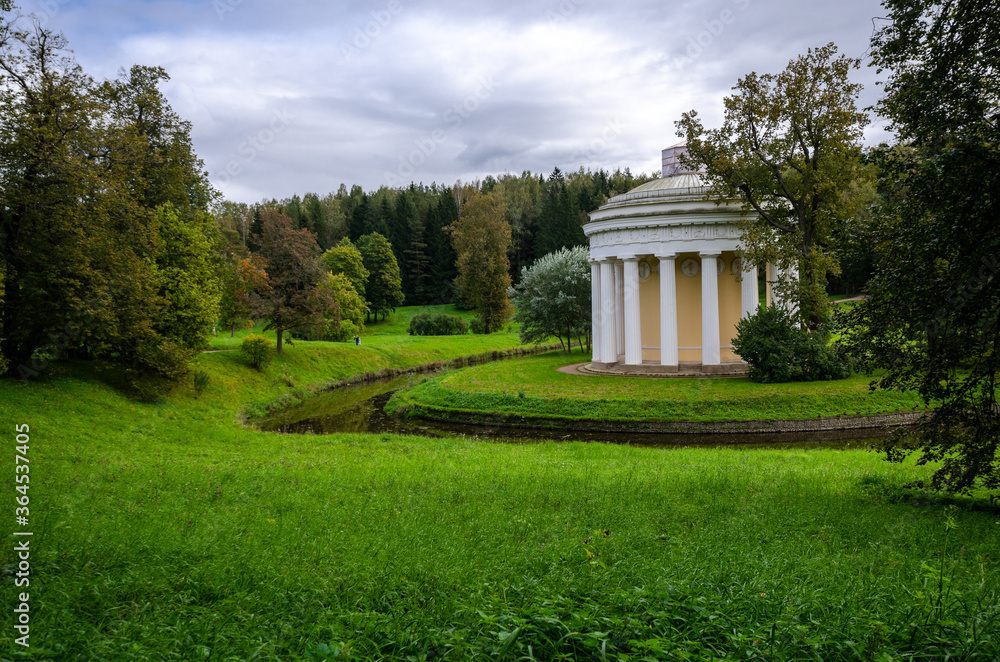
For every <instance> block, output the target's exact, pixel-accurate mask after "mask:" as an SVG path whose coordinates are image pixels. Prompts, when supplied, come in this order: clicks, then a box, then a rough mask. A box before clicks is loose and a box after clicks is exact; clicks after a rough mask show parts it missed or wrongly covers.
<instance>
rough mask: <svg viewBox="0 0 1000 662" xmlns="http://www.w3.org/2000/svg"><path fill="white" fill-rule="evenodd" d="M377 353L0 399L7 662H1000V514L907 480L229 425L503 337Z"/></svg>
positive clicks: (893, 475)
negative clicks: (25, 626)
mask: <svg viewBox="0 0 1000 662" xmlns="http://www.w3.org/2000/svg"><path fill="white" fill-rule="evenodd" d="M381 342H382V344H381V345H379V341H378V340H377V339H376V338H375V337H372V338H371V339H366V343H365V345H363V347H362V348H360V349H359V348H355V347H353V346H344V345H339V346H338V345H332V344H323V343H316V344H312V343H299V342H298V341H297V342H296V346H295V347H293V348H289V352H288V354H287V355H286V356H285V357H283V358H281V359H278V361H277V362H276V364H274V365H272V366H271V368H270V369H269V371H268V372H267V373H265V374H259V373H256V372H254V371H252V370H250V369H248V368H247V367H245V366H244V365H243V364H242V362H241V361H240V360H239V357H238V356H237V355H236V353H233V352H222V353H216V354H206V355H203V356H201V357H200V358H199V359H198V368H199V369H201V370H204V371H205V372H207V373H208V374H209V375H210V379H211V381H210V384H209V386H208V389H207V390H206V391H205V393H204V394H203V395H202V396H201V397H200V398H196V397H195V394H194V392H193V390H192V389H191V388H190V387H184V388H182V389H180V390H178V391H177V392H176V393H174V394H173V395H171V396H170V397H169V398H168V399H167V401H166V402H163V403H160V404H155V405H148V404H140V403H135V402H131V401H128V400H126V399H124V398H123V397H122V396H121V395H120V394H119V393H118V392H117V391H115V390H114V389H112V388H111V387H109V386H108V385H107V384H106V383H105V382H107V381H109V379H108V377H107V374H108V373H106V372H100V371H98V370H97V369H96V368H95V367H94V366H87V365H79V364H77V365H70V366H58V367H57V368H56V370H55V372H56V374H54V375H52V376H51V377H49V378H48V379H47V380H46V381H44V382H42V383H36V384H31V385H28V386H24V385H21V384H19V383H13V382H4V383H0V418H2V420H3V421H4V425H5V427H6V429H7V430H8V431H10V432H9V434H8V441H9V442H10V444H11V452H10V454H9V455H10V456H12V455H13V453H14V451H13V448H12V447H13V442H14V435H13V433H12V429H13V424H14V423H28V424H30V425H31V435H32V439H31V442H30V450H29V451H28V454H29V457H30V459H31V464H30V467H31V473H30V476H31V480H32V482H31V491H30V496H31V515H30V524H29V525H28V526H27V528H28V529H29V530H31V531H32V532H33V533H34V537H33V538H32V539H31V559H30V563H31V575H30V579H31V586H30V587H29V588H28V589H27V590H28V591H29V592H30V606H31V619H32V620H31V648H30V649H23V648H22V647H20V646H17V645H15V644H14V643H13V637H14V634H15V633H14V631H13V629H12V628H11V627H10V626H8V627H6V628H3V629H2V630H0V646H2V648H0V650H3V651H4V652H3V653H0V657H2V658H4V659H55V660H78V659H94V660H174V659H176V660H298V659H313V660H315V659H399V660H404V659H452V660H469V659H504V660H515V659H532V658H534V659H557V658H558V657H560V656H562V657H563V658H565V659H626V658H627V659H639V658H640V657H643V656H650V658H651V659H699V658H700V659H734V660H735V659H745V660H750V659H757V660H759V659H769V660H780V659H823V660H839V659H872V660H896V659H942V658H943V657H945V656H946V655H951V656H952V657H953V658H955V659H965V660H993V659H996V658H997V657H998V655H1000V634H998V632H1000V627H998V623H1000V606H998V605H1000V586H998V580H997V575H998V572H997V570H998V568H997V559H1000V536H998V535H997V532H998V530H1000V525H998V524H997V519H998V514H997V512H996V511H995V510H990V509H988V508H986V507H985V506H983V505H981V504H980V505H976V504H972V503H968V502H964V503H963V504H961V505H960V507H958V508H957V509H954V510H946V506H945V505H944V504H943V503H942V502H940V501H939V500H937V499H935V498H933V497H928V496H926V495H919V494H910V493H908V492H907V491H906V490H904V489H902V488H901V485H902V484H903V483H905V482H907V481H910V480H912V479H914V478H915V477H918V476H924V475H927V473H928V469H927V468H926V467H915V466H913V465H912V464H906V465H889V464H886V463H884V462H882V461H881V460H880V459H879V458H877V457H876V456H874V455H871V454H868V453H865V452H856V451H849V452H844V451H828V450H815V451H813V450H810V451H749V452H748V451H743V450H737V449H676V450H663V449H649V448H634V447H625V446H606V445H600V444H585V443H544V444H528V445H525V444H509V445H508V444H501V443H481V442H475V441H470V440H466V439H445V440H438V439H424V438H415V437H397V436H389V435H382V436H378V437H373V436H362V435H328V436H302V437H298V436H291V435H274V434H268V433H263V432H259V431H255V430H250V429H246V428H243V427H241V426H239V425H238V424H236V423H235V422H234V419H235V418H236V416H237V414H238V412H239V411H240V410H241V409H242V407H243V406H244V405H245V404H246V403H248V402H254V401H266V400H269V399H274V398H275V397H277V396H279V395H280V394H281V393H282V392H285V391H287V390H288V389H289V387H288V384H287V381H288V380H291V381H293V382H297V383H301V384H308V383H311V382H314V381H326V380H329V379H332V378H339V377H341V376H348V375H350V374H356V373H357V372H363V371H371V370H375V369H378V368H380V367H383V366H388V365H395V366H397V367H398V366H400V365H413V364H416V363H420V362H424V361H426V360H441V359H443V358H448V356H457V355H462V354H471V353H475V352H476V351H477V350H482V349H483V348H484V346H485V345H486V344H488V343H494V346H496V347H502V346H505V345H506V344H508V343H510V344H512V343H513V342H514V339H513V337H512V336H511V337H504V336H501V337H493V338H481V337H480V338H474V337H471V336H470V337H469V338H467V339H456V338H450V339H421V342H412V343H411V342H410V339H408V338H393V337H391V336H386V337H385V338H384V339H383V340H382V341H381ZM463 343H465V344H463ZM283 366H284V367H283ZM581 379H582V378H581ZM630 383H634V382H630ZM10 461H11V465H12V464H13V460H12V459H11V460H10ZM9 466H10V465H9ZM9 475H10V476H13V471H12V470H11V471H10V473H9ZM11 507H13V505H11ZM948 521H951V522H954V525H955V527H954V528H950V529H946V526H945V524H946V522H948ZM13 544H14V541H13V540H12V538H11V537H9V536H8V537H5V538H3V539H2V540H0V560H2V564H3V571H4V573H5V575H7V576H6V579H5V581H4V583H3V601H4V604H6V605H8V606H9V607H10V609H13V605H15V604H16V603H15V595H16V593H18V592H22V591H25V589H23V588H22V589H15V588H14V586H13V585H12V581H11V577H10V576H9V575H10V573H11V572H12V566H11V565H10V564H11V563H13V562H14V561H15V556H14V552H13ZM662 651H666V652H662Z"/></svg>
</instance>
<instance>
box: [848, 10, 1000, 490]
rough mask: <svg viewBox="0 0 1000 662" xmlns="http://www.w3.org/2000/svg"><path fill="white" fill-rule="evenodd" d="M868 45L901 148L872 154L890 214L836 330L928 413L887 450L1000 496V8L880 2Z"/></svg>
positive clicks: (884, 213)
mask: <svg viewBox="0 0 1000 662" xmlns="http://www.w3.org/2000/svg"><path fill="white" fill-rule="evenodd" d="M884 4H885V6H886V7H887V8H888V9H889V11H890V13H891V16H890V19H891V22H890V23H889V24H888V25H887V26H885V27H884V28H882V29H881V30H880V31H879V32H878V33H877V34H876V35H875V37H874V38H873V41H872V46H873V60H874V62H875V64H876V65H877V66H879V67H880V68H883V69H887V70H888V71H889V73H890V76H889V80H888V82H887V84H886V86H885V89H886V95H885V97H884V98H883V99H882V101H881V102H880V104H879V111H880V112H881V113H882V114H884V115H885V116H887V117H888V118H889V119H890V120H891V121H892V128H893V129H894V130H895V131H896V132H897V134H898V135H899V136H900V137H901V139H902V140H903V141H904V142H903V143H902V144H901V145H899V146H898V147H896V148H895V149H884V150H881V151H880V156H879V160H880V165H881V167H882V170H883V173H884V174H883V177H882V180H881V181H880V187H881V189H882V190H883V197H884V199H885V203H884V204H883V206H882V207H881V209H879V213H877V214H874V215H873V216H872V218H871V220H870V222H869V223H868V225H867V226H866V227H862V228H859V229H858V231H859V232H864V233H865V238H866V242H867V243H868V244H869V245H871V246H872V247H873V251H874V253H875V272H874V275H873V277H872V279H871V281H870V282H869V284H868V286H867V288H866V290H865V293H866V294H867V298H866V299H865V300H863V301H861V302H860V303H859V304H858V305H857V306H855V307H854V308H853V309H852V311H851V312H850V314H849V315H848V316H847V318H846V319H845V320H844V321H843V326H844V329H845V343H846V344H847V345H848V347H849V348H850V350H851V352H852V353H853V355H854V356H855V357H856V358H857V360H858V361H859V365H860V366H861V367H862V368H863V369H865V370H868V371H876V370H878V371H884V373H883V374H882V375H881V376H879V377H878V378H877V379H876V380H875V381H874V382H873V388H874V387H876V386H877V387H881V388H885V389H895V388H903V389H916V390H917V391H919V393H920V395H921V396H922V398H923V399H924V401H925V402H926V403H927V404H928V405H932V406H933V408H932V409H931V410H929V411H928V413H927V414H926V415H924V416H923V418H922V420H921V422H920V424H919V425H918V426H917V428H916V429H915V430H910V431H906V432H905V433H902V434H899V435H897V436H896V437H894V438H893V439H892V440H890V441H889V442H888V444H887V446H886V448H887V451H888V456H889V458H890V459H893V460H899V459H902V458H903V457H905V456H907V455H908V454H910V453H912V452H915V451H918V452H919V458H920V459H919V461H920V462H922V463H923V462H936V463H940V464H939V465H938V468H937V469H936V470H935V472H934V475H933V478H932V480H931V481H930V484H931V486H933V487H936V488H944V489H948V490H951V491H957V492H968V491H970V490H972V489H973V488H975V487H978V486H982V487H985V488H987V489H989V490H992V491H993V493H994V495H996V494H997V492H998V491H1000V458H998V456H997V444H998V443H1000V410H998V408H997V392H996V388H997V376H998V371H1000V354H998V352H997V348H998V343H1000V277H998V272H1000V257H998V256H1000V224H998V223H997V218H1000V152H998V150H997V145H998V144H1000V75H998V72H1000V11H998V10H1000V7H998V5H997V3H996V2H995V1H992V2H979V1H972V0H956V1H948V2H932V1H930V0H905V1H904V0H887V1H886V2H885V3H884Z"/></svg>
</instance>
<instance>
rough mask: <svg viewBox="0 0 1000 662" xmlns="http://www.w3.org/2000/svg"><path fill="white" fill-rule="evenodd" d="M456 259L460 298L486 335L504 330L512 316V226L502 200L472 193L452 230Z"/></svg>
mask: <svg viewBox="0 0 1000 662" xmlns="http://www.w3.org/2000/svg"><path fill="white" fill-rule="evenodd" d="M449 227H450V231H451V241H452V245H454V247H455V254H456V255H457V256H458V257H457V266H458V278H457V281H456V284H457V285H458V292H459V297H460V298H461V299H462V300H463V301H464V302H466V303H467V304H468V305H469V306H470V307H472V308H473V309H475V311H476V314H477V315H478V316H479V319H480V321H481V322H482V324H483V329H484V331H485V333H491V332H492V331H495V330H497V329H499V328H501V327H502V326H503V325H504V324H505V323H506V322H507V320H508V319H510V316H511V314H512V313H513V312H514V310H513V308H512V307H511V303H510V298H509V296H508V290H509V289H510V262H509V260H508V259H507V251H508V250H509V249H510V225H508V223H507V220H506V218H504V204H503V197H502V195H500V194H499V193H498V192H496V191H494V192H493V193H489V194H487V195H481V194H479V193H472V194H471V195H470V197H469V198H467V199H466V200H465V202H464V204H463V205H462V211H461V214H460V216H459V219H458V221H457V222H456V223H454V224H453V225H451V226H449Z"/></svg>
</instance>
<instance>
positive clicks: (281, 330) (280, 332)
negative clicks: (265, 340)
mask: <svg viewBox="0 0 1000 662" xmlns="http://www.w3.org/2000/svg"><path fill="white" fill-rule="evenodd" d="M274 332H275V333H276V334H277V335H278V344H277V352H278V354H282V353H283V352H282V351H281V334H283V333H284V332H285V330H284V329H275V330H274Z"/></svg>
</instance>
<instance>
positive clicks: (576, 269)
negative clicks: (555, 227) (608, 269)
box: [510, 246, 592, 352]
mask: <svg viewBox="0 0 1000 662" xmlns="http://www.w3.org/2000/svg"><path fill="white" fill-rule="evenodd" d="M591 293H592V292H591V286H590V251H589V250H588V249H587V248H586V247H585V246H576V247H574V248H562V249H560V250H558V251H556V252H554V253H549V254H548V255H545V256H542V257H540V258H538V260H536V261H535V263H534V264H533V265H531V266H530V267H525V268H524V269H523V270H522V271H521V281H520V282H519V283H518V284H517V286H516V287H514V288H513V289H512V290H511V293H510V297H511V299H512V300H513V302H514V308H515V309H516V311H517V312H515V313H514V320H515V321H517V322H520V323H521V342H522V343H539V342H542V341H544V340H545V339H547V338H550V337H552V336H555V337H556V338H558V339H559V342H560V343H561V344H562V345H563V347H564V348H565V350H566V351H567V352H569V351H570V349H571V344H572V341H573V340H574V339H576V340H577V342H579V344H580V347H581V351H583V348H586V351H589V350H590V337H591V328H590V327H591V322H592V316H591V309H590V297H591Z"/></svg>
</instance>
